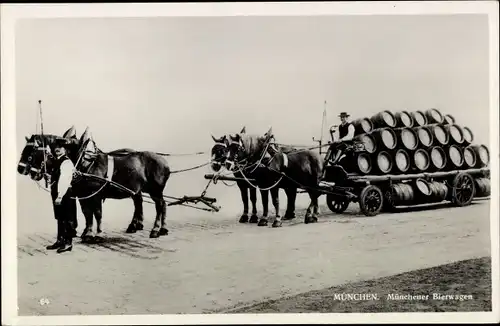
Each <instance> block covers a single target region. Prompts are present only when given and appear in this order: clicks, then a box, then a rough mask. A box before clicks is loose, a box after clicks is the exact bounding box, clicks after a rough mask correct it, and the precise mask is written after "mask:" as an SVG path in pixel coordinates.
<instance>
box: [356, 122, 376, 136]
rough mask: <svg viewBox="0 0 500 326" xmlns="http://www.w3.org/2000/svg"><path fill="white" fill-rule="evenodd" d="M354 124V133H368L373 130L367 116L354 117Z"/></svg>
mask: <svg viewBox="0 0 500 326" xmlns="http://www.w3.org/2000/svg"><path fill="white" fill-rule="evenodd" d="M352 125H353V126H354V130H355V132H354V135H361V134H366V133H369V132H371V131H372V130H373V123H372V121H371V120H370V119H369V118H361V119H356V120H354V121H353V122H352Z"/></svg>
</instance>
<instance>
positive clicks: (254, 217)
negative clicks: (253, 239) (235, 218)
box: [249, 215, 259, 223]
mask: <svg viewBox="0 0 500 326" xmlns="http://www.w3.org/2000/svg"><path fill="white" fill-rule="evenodd" d="M258 222H259V217H258V216H257V215H252V217H250V221H249V223H258Z"/></svg>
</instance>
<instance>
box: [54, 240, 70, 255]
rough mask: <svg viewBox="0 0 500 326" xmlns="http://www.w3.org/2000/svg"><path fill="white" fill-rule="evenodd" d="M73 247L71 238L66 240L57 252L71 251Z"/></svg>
mask: <svg viewBox="0 0 500 326" xmlns="http://www.w3.org/2000/svg"><path fill="white" fill-rule="evenodd" d="M72 249H73V244H72V243H71V240H68V241H65V242H64V244H63V246H62V247H60V248H59V249H57V253H58V254H60V253H63V252H65V251H71V250H72Z"/></svg>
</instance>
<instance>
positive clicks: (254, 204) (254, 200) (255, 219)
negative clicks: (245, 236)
mask: <svg viewBox="0 0 500 326" xmlns="http://www.w3.org/2000/svg"><path fill="white" fill-rule="evenodd" d="M249 190H250V201H251V202H252V216H251V217H250V221H249V222H250V223H257V222H258V221H259V217H258V216H257V189H255V188H254V187H250V188H249Z"/></svg>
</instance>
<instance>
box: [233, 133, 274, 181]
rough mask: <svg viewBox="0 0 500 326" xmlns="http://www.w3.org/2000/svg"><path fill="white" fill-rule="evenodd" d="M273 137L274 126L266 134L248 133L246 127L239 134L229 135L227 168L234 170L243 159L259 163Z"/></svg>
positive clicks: (250, 162)
mask: <svg viewBox="0 0 500 326" xmlns="http://www.w3.org/2000/svg"><path fill="white" fill-rule="evenodd" d="M272 139H274V136H273V133H272V128H269V131H268V132H266V133H265V134H264V136H259V135H248V134H246V132H245V128H243V130H242V132H240V133H239V134H235V135H229V139H228V149H229V153H228V155H227V159H226V168H227V169H228V170H231V171H232V170H233V169H234V168H235V166H236V165H241V163H242V162H243V161H247V164H252V163H257V161H259V160H260V159H262V157H263V155H265V151H266V147H267V146H268V144H269V143H270V142H271V141H272ZM253 161H255V162H253Z"/></svg>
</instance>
